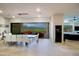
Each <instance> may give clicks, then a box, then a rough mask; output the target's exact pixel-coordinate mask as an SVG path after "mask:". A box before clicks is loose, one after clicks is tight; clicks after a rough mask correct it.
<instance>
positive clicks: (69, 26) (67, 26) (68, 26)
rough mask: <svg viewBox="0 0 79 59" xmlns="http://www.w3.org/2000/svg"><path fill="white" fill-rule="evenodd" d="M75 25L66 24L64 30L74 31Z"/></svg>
mask: <svg viewBox="0 0 79 59" xmlns="http://www.w3.org/2000/svg"><path fill="white" fill-rule="evenodd" d="M72 31H73V26H72V25H64V32H72Z"/></svg>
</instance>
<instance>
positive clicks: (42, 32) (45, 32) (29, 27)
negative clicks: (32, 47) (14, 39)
mask: <svg viewBox="0 0 79 59" xmlns="http://www.w3.org/2000/svg"><path fill="white" fill-rule="evenodd" d="M11 33H12V34H37V33H39V38H49V23H48V22H31V23H11Z"/></svg>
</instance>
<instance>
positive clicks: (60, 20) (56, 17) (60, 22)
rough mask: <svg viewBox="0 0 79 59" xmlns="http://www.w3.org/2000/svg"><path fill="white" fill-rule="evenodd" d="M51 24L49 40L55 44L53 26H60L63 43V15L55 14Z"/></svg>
mask: <svg viewBox="0 0 79 59" xmlns="http://www.w3.org/2000/svg"><path fill="white" fill-rule="evenodd" d="M50 23H51V24H52V26H51V27H52V28H51V32H52V33H51V34H50V35H51V38H52V41H54V42H55V25H62V42H63V27H64V26H63V25H64V14H56V15H54V16H52V17H51V22H50Z"/></svg>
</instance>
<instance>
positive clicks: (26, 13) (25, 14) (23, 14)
mask: <svg viewBox="0 0 79 59" xmlns="http://www.w3.org/2000/svg"><path fill="white" fill-rule="evenodd" d="M18 15H28V13H18Z"/></svg>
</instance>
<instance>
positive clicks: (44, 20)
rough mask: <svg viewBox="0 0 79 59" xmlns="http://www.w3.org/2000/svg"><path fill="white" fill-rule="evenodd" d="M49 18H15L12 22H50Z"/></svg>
mask: <svg viewBox="0 0 79 59" xmlns="http://www.w3.org/2000/svg"><path fill="white" fill-rule="evenodd" d="M49 21H50V20H49V18H15V19H11V23H22V22H49Z"/></svg>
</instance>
